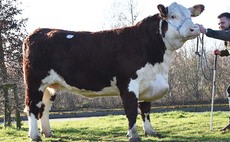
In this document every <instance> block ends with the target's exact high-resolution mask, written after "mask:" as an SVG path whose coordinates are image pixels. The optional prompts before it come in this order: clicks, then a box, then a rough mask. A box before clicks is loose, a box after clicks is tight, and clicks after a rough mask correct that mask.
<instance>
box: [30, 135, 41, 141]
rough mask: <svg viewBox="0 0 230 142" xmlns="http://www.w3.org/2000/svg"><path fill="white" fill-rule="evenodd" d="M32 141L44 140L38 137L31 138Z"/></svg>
mask: <svg viewBox="0 0 230 142" xmlns="http://www.w3.org/2000/svg"><path fill="white" fill-rule="evenodd" d="M31 141H32V142H41V141H42V139H41V137H40V136H37V137H34V138H31Z"/></svg>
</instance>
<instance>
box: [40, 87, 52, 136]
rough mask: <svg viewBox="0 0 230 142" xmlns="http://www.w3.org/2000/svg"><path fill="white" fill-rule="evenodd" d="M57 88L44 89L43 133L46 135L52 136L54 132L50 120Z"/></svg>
mask: <svg viewBox="0 0 230 142" xmlns="http://www.w3.org/2000/svg"><path fill="white" fill-rule="evenodd" d="M54 93H55V90H54V89H53V88H49V87H47V89H46V90H45V91H44V94H43V98H42V103H43V104H44V111H43V114H42V117H41V118H40V120H41V133H42V134H44V135H45V137H51V136H52V135H53V133H52V132H51V129H50V122H49V111H50V109H51V106H52V103H53V100H54V98H53V97H55V95H54Z"/></svg>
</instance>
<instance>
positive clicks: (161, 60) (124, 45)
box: [23, 3, 204, 141]
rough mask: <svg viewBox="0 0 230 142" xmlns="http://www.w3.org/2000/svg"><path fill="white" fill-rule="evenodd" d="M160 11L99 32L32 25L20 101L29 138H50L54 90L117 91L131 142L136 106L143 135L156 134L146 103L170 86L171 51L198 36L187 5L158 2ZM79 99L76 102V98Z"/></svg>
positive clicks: (92, 93) (107, 93)
mask: <svg viewBox="0 0 230 142" xmlns="http://www.w3.org/2000/svg"><path fill="white" fill-rule="evenodd" d="M157 8H158V9H159V13H158V14H155V15H153V16H149V17H147V18H145V19H143V20H142V21H140V22H139V23H137V24H136V25H135V26H131V27H125V28H120V29H113V30H107V31H100V32H73V31H66V30H59V29H37V30H35V31H34V32H33V33H32V34H31V35H29V36H28V37H27V38H26V39H25V42H24V45H23V70H24V81H25V105H26V111H27V114H28V120H29V136H30V138H31V139H32V140H39V139H40V134H39V131H38V126H37V120H39V119H40V120H41V132H42V133H43V134H44V135H45V137H50V136H52V132H51V130H50V123H49V110H50V108H51V105H52V103H53V101H54V98H55V92H57V91H62V90H67V91H70V92H73V93H76V94H79V95H82V96H86V97H99V96H114V95H120V97H121V99H122V101H123V105H124V110H125V113H126V117H127V118H128V136H129V140H130V141H139V139H140V138H139V135H138V132H137V127H136V118H137V115H138V108H139V109H140V112H141V116H142V119H143V129H144V132H145V134H148V135H158V134H157V132H156V131H154V130H153V128H152V126H151V124H150V118H149V113H150V107H151V104H150V102H152V101H155V100H157V99H160V98H161V97H163V96H164V95H166V94H167V92H168V90H169V85H168V72H169V63H170V59H171V57H172V54H173V52H174V51H175V50H176V49H178V48H180V47H182V45H183V44H184V43H185V42H186V41H187V40H189V39H193V38H195V37H197V36H198V35H199V34H200V31H199V28H198V26H197V25H195V24H194V23H193V22H192V20H191V16H198V15H199V14H200V13H201V12H202V11H203V10H204V6H203V5H195V6H194V7H192V8H188V9H187V8H185V7H184V6H182V5H180V4H177V3H172V4H171V5H169V6H168V7H164V6H163V5H161V4H160V5H158V6H157ZM79 103H80V102H79Z"/></svg>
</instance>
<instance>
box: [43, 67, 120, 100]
mask: <svg viewBox="0 0 230 142" xmlns="http://www.w3.org/2000/svg"><path fill="white" fill-rule="evenodd" d="M54 84H55V85H54ZM45 89H48V90H49V91H54V92H56V91H68V92H71V93H74V94H78V95H81V96H85V97H91V98H92V97H101V96H118V95H119V90H118V88H117V86H116V78H115V77H114V78H113V80H112V81H111V83H110V86H109V87H105V88H103V89H102V90H101V91H91V90H85V89H78V88H77V87H75V86H70V85H69V84H67V83H66V81H65V80H64V79H63V78H62V77H61V76H60V75H58V74H57V73H56V72H55V71H54V70H53V69H51V70H50V71H49V75H48V76H47V77H45V78H44V79H43V80H42V84H41V86H40V88H39V90H40V91H42V92H44V91H45Z"/></svg>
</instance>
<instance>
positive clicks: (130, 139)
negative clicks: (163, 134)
mask: <svg viewBox="0 0 230 142" xmlns="http://www.w3.org/2000/svg"><path fill="white" fill-rule="evenodd" d="M140 141H141V139H140V138H129V142H140Z"/></svg>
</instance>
